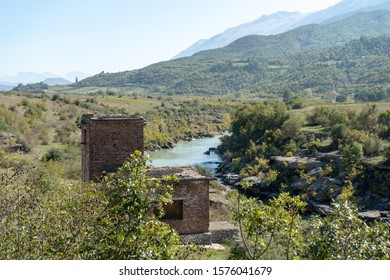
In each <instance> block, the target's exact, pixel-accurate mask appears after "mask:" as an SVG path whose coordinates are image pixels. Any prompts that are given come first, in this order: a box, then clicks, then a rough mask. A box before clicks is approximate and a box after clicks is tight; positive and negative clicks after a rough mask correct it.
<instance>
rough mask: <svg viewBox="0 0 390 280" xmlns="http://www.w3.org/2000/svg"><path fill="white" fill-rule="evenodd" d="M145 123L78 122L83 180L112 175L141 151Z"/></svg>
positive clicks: (115, 120) (87, 118)
mask: <svg viewBox="0 0 390 280" xmlns="http://www.w3.org/2000/svg"><path fill="white" fill-rule="evenodd" d="M143 128H144V120H143V118H139V117H125V118H114V117H107V118H95V117H93V115H83V118H82V121H81V144H82V172H83V174H82V178H83V180H84V181H89V180H93V179H96V178H98V177H99V176H100V174H101V173H102V172H103V171H106V172H113V171H116V169H117V168H118V167H120V166H121V165H122V164H123V163H124V162H125V160H126V159H127V158H128V157H129V156H130V154H131V153H133V152H134V151H136V150H140V151H142V152H143V151H144V132H143Z"/></svg>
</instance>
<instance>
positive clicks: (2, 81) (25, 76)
mask: <svg viewBox="0 0 390 280" xmlns="http://www.w3.org/2000/svg"><path fill="white" fill-rule="evenodd" d="M90 76H91V75H90V74H87V73H83V72H76V71H73V72H69V73H67V74H66V75H65V77H61V76H60V75H57V74H53V73H49V72H44V73H34V72H19V73H18V74H17V75H14V76H1V77H0V85H5V86H10V87H14V86H17V85H18V84H24V85H26V84H34V83H40V82H42V81H43V82H44V83H46V79H53V80H52V81H50V80H49V82H48V83H47V84H48V85H55V84H58V85H64V84H66V85H67V84H71V83H74V81H75V80H76V77H77V79H78V80H79V81H80V80H82V79H85V78H87V77H90ZM55 79H62V81H60V80H57V81H56V80H55Z"/></svg>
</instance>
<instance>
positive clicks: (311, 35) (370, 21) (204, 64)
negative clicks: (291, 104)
mask: <svg viewBox="0 0 390 280" xmlns="http://www.w3.org/2000/svg"><path fill="white" fill-rule="evenodd" d="M389 39H390V11H388V10H378V11H373V12H362V13H358V14H355V15H353V16H351V17H348V18H345V19H343V20H340V21H337V22H332V23H329V24H323V25H319V24H310V25H305V26H301V27H298V28H295V29H293V30H290V31H287V32H285V33H282V34H278V35H269V36H262V35H250V36H246V37H243V38H240V39H238V40H236V41H234V42H233V43H231V44H229V45H227V46H226V47H223V48H218V49H212V50H205V51H201V52H198V53H196V54H194V55H192V56H191V57H184V58H179V59H175V60H170V61H165V62H160V63H156V64H153V65H150V66H148V67H145V68H142V69H139V70H134V71H124V72H119V73H100V74H98V75H95V76H93V77H89V78H87V79H84V80H83V81H81V82H79V83H78V84H77V86H78V87H83V86H104V87H128V88H134V87H141V88H145V89H146V90H148V91H150V92H161V93H167V94H207V95H215V94H218V95H225V94H254V95H256V96H274V97H276V96H278V95H279V96H280V95H281V94H282V93H283V91H285V90H286V89H287V88H289V89H291V90H292V91H294V92H296V93H297V94H302V93H303V92H306V91H308V92H311V94H313V95H317V96H322V97H324V98H330V99H331V98H332V97H331V96H330V95H333V96H335V95H337V94H342V95H345V96H352V95H353V94H354V93H356V91H357V90H364V91H366V92H372V93H373V94H376V92H377V91H378V92H380V93H382V92H387V91H388V89H389V88H390V76H389V73H390V69H389V67H390V57H389V50H390V40H389ZM74 86H76V85H74ZM373 91H375V93H374V92H373Z"/></svg>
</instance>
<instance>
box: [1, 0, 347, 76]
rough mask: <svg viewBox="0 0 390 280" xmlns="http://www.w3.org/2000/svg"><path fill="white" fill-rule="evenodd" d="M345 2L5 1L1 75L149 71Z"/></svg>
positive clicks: (176, 0)
mask: <svg viewBox="0 0 390 280" xmlns="http://www.w3.org/2000/svg"><path fill="white" fill-rule="evenodd" d="M340 1H341V0H38V1H33V0H0V40H1V41H0V76H3V75H15V74H17V73H18V72H19V71H23V72H27V71H31V72H37V73H42V72H51V73H56V74H59V75H64V74H65V73H67V72H70V71H76V70H77V71H82V72H86V73H90V74H96V73H99V72H101V71H106V72H117V71H124V70H131V69H136V68H142V67H144V66H147V65H149V64H151V63H155V62H158V61H162V60H169V59H170V58H171V57H173V56H174V55H176V54H178V53H179V52H180V51H182V50H184V49H186V48H187V47H189V46H190V45H192V44H193V43H195V42H196V41H198V40H199V39H204V38H210V37H211V36H213V35H215V34H217V33H220V32H222V31H224V30H226V29H227V28H230V27H233V26H236V25H239V24H242V23H246V22H249V21H252V20H255V19H257V18H259V17H260V16H262V15H264V14H271V13H274V12H277V11H301V12H312V11H317V10H321V9H324V8H327V7H329V6H332V5H334V4H336V3H338V2H340Z"/></svg>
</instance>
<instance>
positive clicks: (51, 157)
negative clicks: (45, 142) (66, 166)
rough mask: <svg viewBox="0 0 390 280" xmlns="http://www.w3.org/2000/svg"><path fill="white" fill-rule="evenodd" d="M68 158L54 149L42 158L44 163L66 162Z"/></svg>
mask: <svg viewBox="0 0 390 280" xmlns="http://www.w3.org/2000/svg"><path fill="white" fill-rule="evenodd" d="M67 158H68V156H67V155H66V154H65V153H64V152H62V151H60V150H59V149H56V148H51V149H50V150H49V151H48V152H47V153H46V154H45V155H44V156H43V158H42V160H44V161H63V160H66V159H67Z"/></svg>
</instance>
